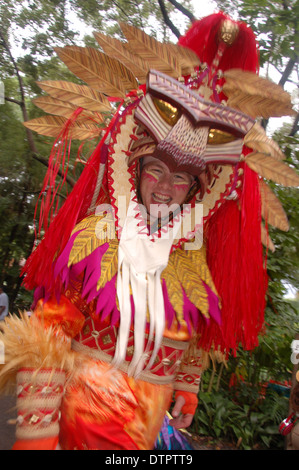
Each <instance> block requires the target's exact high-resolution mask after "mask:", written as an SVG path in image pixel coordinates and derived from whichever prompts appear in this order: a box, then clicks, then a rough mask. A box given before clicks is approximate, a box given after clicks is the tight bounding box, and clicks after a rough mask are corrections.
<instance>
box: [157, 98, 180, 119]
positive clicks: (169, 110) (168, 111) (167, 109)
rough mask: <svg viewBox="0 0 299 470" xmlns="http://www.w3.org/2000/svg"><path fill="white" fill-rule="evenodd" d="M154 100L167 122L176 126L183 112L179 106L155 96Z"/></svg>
mask: <svg viewBox="0 0 299 470" xmlns="http://www.w3.org/2000/svg"><path fill="white" fill-rule="evenodd" d="M153 102H154V105H155V107H156V109H157V111H158V113H159V114H160V116H161V117H162V118H163V119H164V121H165V122H167V124H169V125H170V126H174V125H175V124H176V123H177V122H178V120H179V118H180V116H181V113H180V111H179V110H178V109H177V108H175V107H174V106H172V105H171V104H170V103H167V101H163V100H158V99H157V98H154V99H153Z"/></svg>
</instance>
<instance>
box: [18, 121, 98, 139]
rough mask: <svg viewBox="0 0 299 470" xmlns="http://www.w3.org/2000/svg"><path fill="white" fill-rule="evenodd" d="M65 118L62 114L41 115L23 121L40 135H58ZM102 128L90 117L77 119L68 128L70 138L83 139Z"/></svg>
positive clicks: (92, 135) (90, 136) (95, 133)
mask: <svg viewBox="0 0 299 470" xmlns="http://www.w3.org/2000/svg"><path fill="white" fill-rule="evenodd" d="M66 122H67V118H65V117H62V116H50V115H46V116H42V117H39V118H35V119H31V120H30V121H27V122H24V126H25V127H27V128H28V129H31V130H32V131H35V132H38V133H39V134H41V135H46V136H49V137H58V135H59V134H60V133H61V129H63V128H64V126H65V124H66ZM101 131H102V129H101V128H100V127H98V126H96V125H95V124H94V123H93V122H92V121H91V120H90V119H85V120H84V121H83V120H77V121H76V123H75V124H73V125H72V128H71V130H70V135H71V138H73V139H79V140H85V139H89V138H92V137H97V136H98V135H100V133H101Z"/></svg>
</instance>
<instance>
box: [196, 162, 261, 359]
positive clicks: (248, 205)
mask: <svg viewBox="0 0 299 470" xmlns="http://www.w3.org/2000/svg"><path fill="white" fill-rule="evenodd" d="M257 178H258V177H257V175H256V174H255V173H254V172H253V171H252V170H250V169H249V168H248V167H247V165H245V166H244V178H243V191H242V194H241V195H240V197H241V199H240V200H238V201H232V200H228V201H226V202H225V203H224V204H223V205H222V207H220V209H219V210H218V211H217V213H216V214H215V215H214V216H213V217H212V219H211V220H210V221H209V225H208V227H207V234H206V235H207V262H208V265H209V267H210V270H211V274H212V276H213V280H214V283H215V286H216V289H217V290H218V294H219V296H220V299H221V303H222V326H221V327H220V328H218V327H217V326H216V325H211V326H210V327H208V326H207V327H206V329H205V331H204V332H203V335H202V338H201V346H203V347H204V348H207V347H209V346H210V345H211V344H213V343H214V344H215V346H220V347H221V349H222V351H224V350H226V351H227V352H229V351H231V352H232V353H233V354H234V353H235V352H236V350H237V349H238V347H239V345H240V344H242V346H243V347H244V349H248V350H250V349H252V348H254V347H256V346H257V344H258V334H259V332H260V331H261V328H262V326H263V320H264V309H265V295H266V289H267V282H266V271H265V267H264V260H263V249H262V244H261V215H260V195H259V188H258V179H257Z"/></svg>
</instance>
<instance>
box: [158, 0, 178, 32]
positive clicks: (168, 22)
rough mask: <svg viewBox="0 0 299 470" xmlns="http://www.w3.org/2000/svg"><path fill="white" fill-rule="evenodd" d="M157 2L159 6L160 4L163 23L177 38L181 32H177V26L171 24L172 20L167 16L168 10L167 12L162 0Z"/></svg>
mask: <svg viewBox="0 0 299 470" xmlns="http://www.w3.org/2000/svg"><path fill="white" fill-rule="evenodd" d="M158 2H159V6H160V9H161V12H162V15H163V19H164V21H165V24H166V25H167V26H168V27H169V28H170V29H171V31H172V32H173V34H174V35H175V36H176V37H177V38H178V39H179V38H180V37H181V33H180V32H179V30H178V29H177V27H176V26H175V25H174V24H173V22H172V21H171V19H170V18H169V16H168V12H167V10H166V7H165V4H164V1H163V0H158Z"/></svg>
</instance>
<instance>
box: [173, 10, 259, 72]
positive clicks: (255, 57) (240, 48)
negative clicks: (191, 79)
mask: <svg viewBox="0 0 299 470" xmlns="http://www.w3.org/2000/svg"><path fill="white" fill-rule="evenodd" d="M225 19H230V20H231V18H229V17H228V16H226V15H225V14H224V13H222V12H219V13H214V14H212V15H209V16H207V17H205V18H203V19H202V20H198V21H196V22H194V23H193V25H192V26H191V28H190V29H189V30H188V31H187V33H186V34H185V36H182V37H181V38H180V39H179V42H178V43H179V44H180V45H181V46H184V47H188V48H189V49H191V50H193V51H194V52H195V53H196V54H197V55H198V57H199V58H200V60H201V62H202V63H204V62H206V63H207V64H208V66H211V65H212V62H213V60H214V58H215V56H216V54H217V51H218V48H219V44H220V43H219V39H218V34H219V28H220V24H221V22H222V21H223V20H225ZM231 21H232V20H231ZM235 23H237V25H238V26H239V34H238V36H237V38H236V40H235V41H234V43H233V44H232V45H231V46H229V47H227V48H226V50H225V51H224V53H223V56H222V58H221V59H220V62H219V66H218V69H221V70H222V71H225V70H228V69H232V68H241V69H243V70H248V71H251V72H257V71H258V67H259V54H258V48H257V43H256V38H255V35H254V33H253V31H252V30H251V29H250V28H249V27H248V26H247V25H246V24H245V23H243V22H237V21H235Z"/></svg>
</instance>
